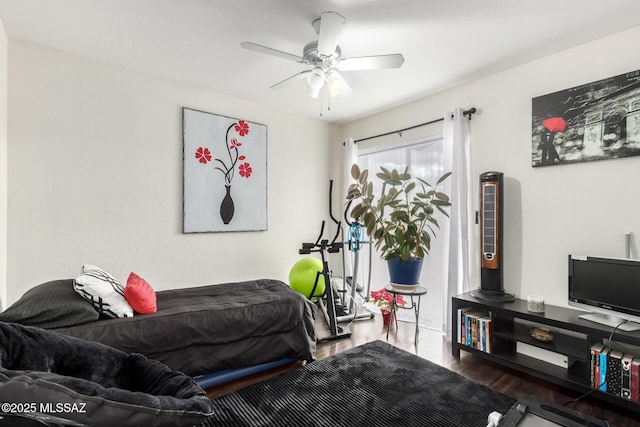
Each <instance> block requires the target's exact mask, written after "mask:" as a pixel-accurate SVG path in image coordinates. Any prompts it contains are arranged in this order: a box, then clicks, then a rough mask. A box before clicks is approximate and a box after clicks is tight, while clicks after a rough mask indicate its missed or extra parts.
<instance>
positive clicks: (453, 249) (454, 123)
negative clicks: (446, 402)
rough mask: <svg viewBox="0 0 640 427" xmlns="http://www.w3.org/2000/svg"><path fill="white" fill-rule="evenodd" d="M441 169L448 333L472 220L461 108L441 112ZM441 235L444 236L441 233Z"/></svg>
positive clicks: (465, 280) (465, 281) (462, 287)
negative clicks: (446, 215)
mask: <svg viewBox="0 0 640 427" xmlns="http://www.w3.org/2000/svg"><path fill="white" fill-rule="evenodd" d="M443 140H444V141H443V142H444V169H445V171H451V172H453V173H452V175H451V177H450V178H449V179H448V180H447V181H446V186H445V192H446V193H447V194H448V195H449V197H450V198H451V210H450V219H449V221H448V223H449V227H448V228H449V238H448V248H447V249H446V250H445V254H446V256H445V257H444V258H445V259H444V265H443V268H444V272H445V280H444V281H443V285H444V292H443V304H444V305H443V313H444V316H443V325H442V328H443V330H444V331H445V333H446V335H447V336H448V337H451V297H452V296H453V295H456V294H460V293H463V292H467V291H468V290H469V272H470V270H469V265H470V263H469V258H470V256H469V252H470V246H469V242H470V232H471V224H472V219H471V218H472V213H471V211H470V210H471V208H472V204H471V201H470V199H469V197H470V194H471V192H470V188H471V187H470V182H469V179H470V168H469V158H470V156H469V120H468V119H467V118H466V117H465V116H464V110H463V109H462V108H456V109H455V110H454V111H452V112H447V113H445V115H444V131H443ZM443 237H444V236H443Z"/></svg>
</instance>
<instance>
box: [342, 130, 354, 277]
mask: <svg viewBox="0 0 640 427" xmlns="http://www.w3.org/2000/svg"><path fill="white" fill-rule="evenodd" d="M354 163H358V145H357V144H356V142H355V141H354V139H353V138H347V139H345V140H344V169H343V172H342V183H343V189H342V203H343V206H342V213H344V211H345V209H346V207H347V190H348V189H349V185H351V184H352V183H353V182H355V181H354V179H353V178H352V177H351V166H353V164H354ZM347 217H348V216H347ZM342 219H344V218H342ZM349 221H351V218H349ZM342 226H343V230H345V232H346V230H348V227H349V226H348V225H347V224H343V225H342ZM348 276H353V265H352V262H351V257H347V256H345V257H344V272H343V277H348Z"/></svg>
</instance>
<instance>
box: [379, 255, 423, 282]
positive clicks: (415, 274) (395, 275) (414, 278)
mask: <svg viewBox="0 0 640 427" xmlns="http://www.w3.org/2000/svg"><path fill="white" fill-rule="evenodd" d="M422 261H423V258H417V259H413V258H409V260H408V261H407V262H405V263H402V262H400V259H399V258H394V259H390V260H387V266H388V267H389V278H390V279H391V283H396V284H398V285H417V284H418V283H419V282H420V272H421V271H422Z"/></svg>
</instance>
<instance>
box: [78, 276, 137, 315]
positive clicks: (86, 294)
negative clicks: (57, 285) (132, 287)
mask: <svg viewBox="0 0 640 427" xmlns="http://www.w3.org/2000/svg"><path fill="white" fill-rule="evenodd" d="M73 288H74V289H75V291H76V292H77V293H78V294H79V295H80V296H81V297H83V298H84V299H86V300H87V301H89V302H90V303H91V304H92V305H93V308H95V309H96V311H97V312H98V313H99V314H100V315H104V316H107V317H133V308H131V306H130V305H129V303H128V302H127V300H126V298H125V297H124V286H122V284H121V283H120V282H119V281H118V280H117V279H116V278H115V277H113V276H112V275H110V274H109V273H107V272H106V271H104V270H102V269H100V268H98V267H96V266H95V265H90V264H85V265H83V266H82V272H81V273H80V275H79V276H78V277H76V278H75V279H74V281H73Z"/></svg>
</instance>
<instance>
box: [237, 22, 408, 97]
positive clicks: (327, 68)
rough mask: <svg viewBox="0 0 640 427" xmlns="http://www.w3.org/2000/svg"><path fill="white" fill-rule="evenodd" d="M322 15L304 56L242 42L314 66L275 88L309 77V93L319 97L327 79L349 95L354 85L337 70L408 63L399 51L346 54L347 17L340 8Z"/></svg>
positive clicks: (333, 91)
mask: <svg viewBox="0 0 640 427" xmlns="http://www.w3.org/2000/svg"><path fill="white" fill-rule="evenodd" d="M320 16H321V17H320V19H316V20H315V21H313V28H314V29H315V30H316V32H317V33H318V40H317V41H312V42H309V43H307V44H306V45H305V47H304V49H303V51H302V56H298V55H294V54H291V53H287V52H283V51H280V50H277V49H272V48H270V47H266V46H262V45H259V44H256V43H251V42H242V43H240V46H242V47H243V48H245V49H249V50H253V51H255V52H260V53H266V54H268V55H273V56H277V57H279V58H283V59H288V60H290V61H296V62H299V63H301V64H307V65H309V66H310V67H311V69H310V70H305V71H302V72H300V73H298V74H295V75H293V76H291V77H289V78H287V79H285V80H283V81H281V82H279V83H276V84H275V85H273V86H271V88H272V89H282V88H285V87H287V86H289V85H290V84H292V83H294V82H297V81H300V80H303V79H306V80H307V85H308V87H309V95H310V96H311V97H313V98H317V97H318V95H319V93H320V89H322V87H323V86H324V83H325V82H326V83H327V88H328V89H329V93H330V94H331V96H337V95H341V96H344V95H348V94H350V93H351V92H352V90H351V87H349V85H348V84H347V82H346V81H345V80H344V78H342V76H341V75H340V74H339V73H338V71H337V70H340V71H351V70H377V69H383V68H399V67H400V66H401V65H402V64H403V63H404V57H403V56H402V55H401V54H399V53H395V54H390V55H376V56H362V57H356V58H342V51H341V50H340V46H338V40H339V39H340V35H341V34H342V30H343V28H344V24H345V22H346V19H345V17H344V16H342V15H340V14H339V13H336V12H322V14H321V15H320Z"/></svg>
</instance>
